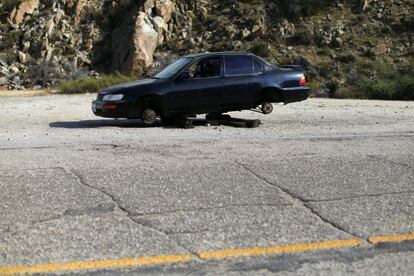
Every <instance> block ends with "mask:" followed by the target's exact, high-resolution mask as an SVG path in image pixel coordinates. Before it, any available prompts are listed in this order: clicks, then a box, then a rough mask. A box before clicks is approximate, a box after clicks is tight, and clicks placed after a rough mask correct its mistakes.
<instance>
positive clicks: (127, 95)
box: [92, 52, 309, 125]
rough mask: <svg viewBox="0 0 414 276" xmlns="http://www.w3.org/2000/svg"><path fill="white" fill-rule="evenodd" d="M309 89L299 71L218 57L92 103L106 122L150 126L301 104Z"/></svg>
mask: <svg viewBox="0 0 414 276" xmlns="http://www.w3.org/2000/svg"><path fill="white" fill-rule="evenodd" d="M308 95H309V88H307V87H306V77H305V74H304V72H303V70H302V69H301V67H300V66H294V65H292V66H276V65H274V64H272V63H270V62H268V61H266V60H265V59H263V58H261V57H258V56H256V55H254V54H251V53H241V52H222V53H219V52H218V53H203V54H195V55H188V56H184V57H182V58H180V59H178V60H177V61H175V62H174V63H172V64H170V65H169V66H167V67H166V68H165V69H163V70H161V71H160V72H158V73H157V74H155V75H154V76H152V77H151V78H148V79H142V80H138V81H133V82H128V83H124V84H120V85H116V86H112V87H109V88H106V89H104V90H102V91H100V92H99V93H98V96H97V99H96V100H95V101H93V102H92V110H93V113H94V114H95V115H97V116H101V117H107V118H127V119H142V120H143V121H144V123H145V124H148V125H151V124H154V123H155V122H156V121H157V119H158V118H161V120H162V121H164V122H167V123H168V122H173V121H174V120H180V119H181V120H185V118H187V116H190V115H193V116H194V115H198V114H208V116H214V115H218V114H223V113H227V112H231V111H242V110H249V109H255V108H260V109H259V110H261V112H262V113H263V114H270V113H271V112H272V111H273V106H272V103H278V102H283V103H285V104H288V103H293V102H299V101H303V100H306V99H307V98H308Z"/></svg>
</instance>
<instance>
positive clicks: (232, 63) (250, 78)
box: [222, 55, 258, 107]
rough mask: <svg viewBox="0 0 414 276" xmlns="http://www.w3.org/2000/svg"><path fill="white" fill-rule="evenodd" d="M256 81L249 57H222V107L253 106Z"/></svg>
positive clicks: (251, 60)
mask: <svg viewBox="0 0 414 276" xmlns="http://www.w3.org/2000/svg"><path fill="white" fill-rule="evenodd" d="M257 84H258V82H257V80H256V76H255V74H254V72H253V59H252V57H251V56H249V55H228V56H225V57H224V83H223V96H222V97H223V105H224V106H228V107H231V106H240V107H243V106H249V105H254V102H255V98H256V92H255V90H257Z"/></svg>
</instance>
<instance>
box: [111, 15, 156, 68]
mask: <svg viewBox="0 0 414 276" xmlns="http://www.w3.org/2000/svg"><path fill="white" fill-rule="evenodd" d="M127 18H130V17H127ZM132 18H133V17H132ZM158 40H159V37H158V32H157V31H156V30H155V29H154V28H153V25H152V23H151V22H149V18H148V15H147V14H146V13H144V12H138V16H137V17H136V19H135V22H130V21H126V22H124V23H123V24H122V25H121V26H120V27H119V28H117V29H116V30H114V32H113V33H112V50H113V56H112V67H113V69H114V70H120V71H121V72H122V73H125V74H128V75H136V76H141V75H142V74H143V73H144V71H145V70H146V69H147V68H148V67H149V66H151V64H152V63H153V55H154V52H155V49H156V47H157V45H158Z"/></svg>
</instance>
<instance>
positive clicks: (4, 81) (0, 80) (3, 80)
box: [0, 77, 9, 86]
mask: <svg viewBox="0 0 414 276" xmlns="http://www.w3.org/2000/svg"><path fill="white" fill-rule="evenodd" d="M8 83H9V80H8V79H7V78H6V77H1V78H0V86H3V85H6V84H8Z"/></svg>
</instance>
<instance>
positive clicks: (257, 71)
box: [253, 58, 263, 74]
mask: <svg viewBox="0 0 414 276" xmlns="http://www.w3.org/2000/svg"><path fill="white" fill-rule="evenodd" d="M253 71H254V73H255V74H260V73H263V66H262V64H261V63H260V62H259V61H258V60H257V59H255V58H254V59H253Z"/></svg>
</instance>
